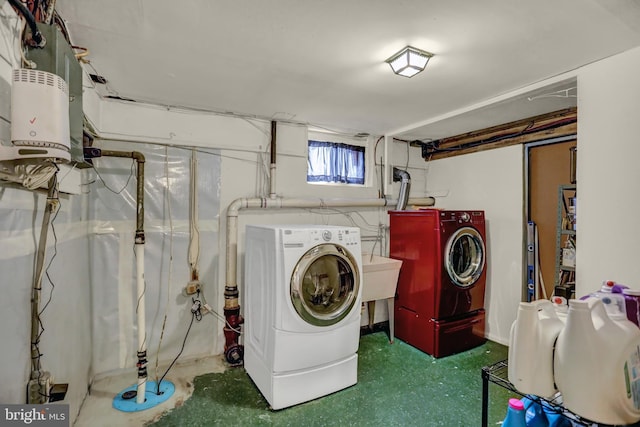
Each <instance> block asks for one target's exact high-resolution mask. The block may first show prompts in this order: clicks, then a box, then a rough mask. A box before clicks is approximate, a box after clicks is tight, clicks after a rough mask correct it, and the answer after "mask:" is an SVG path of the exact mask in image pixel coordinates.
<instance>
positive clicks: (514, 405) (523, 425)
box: [502, 398, 527, 427]
mask: <svg viewBox="0 0 640 427" xmlns="http://www.w3.org/2000/svg"><path fill="white" fill-rule="evenodd" d="M502 427H527V422H526V419H525V410H524V404H523V403H522V401H521V400H519V399H515V398H511V399H509V406H507V416H506V417H505V418H504V421H503V422H502Z"/></svg>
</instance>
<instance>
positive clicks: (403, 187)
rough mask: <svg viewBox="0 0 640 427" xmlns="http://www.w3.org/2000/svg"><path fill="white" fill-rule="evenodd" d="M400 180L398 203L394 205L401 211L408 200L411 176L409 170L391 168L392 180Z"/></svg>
mask: <svg viewBox="0 0 640 427" xmlns="http://www.w3.org/2000/svg"><path fill="white" fill-rule="evenodd" d="M397 181H401V182H400V194H399V195H398V204H397V205H396V210H397V211H403V210H405V208H406V207H407V202H408V201H409V189H410V188H411V176H409V172H407V171H405V170H402V169H398V168H393V182H397Z"/></svg>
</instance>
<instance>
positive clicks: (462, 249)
mask: <svg viewBox="0 0 640 427" xmlns="http://www.w3.org/2000/svg"><path fill="white" fill-rule="evenodd" d="M444 256H445V259H444V264H445V269H446V270H447V274H448V275H449V278H450V279H451V281H452V282H453V284H454V285H456V286H459V287H462V288H467V287H469V286H472V285H473V284H474V283H476V282H477V281H478V279H479V278H480V276H481V275H482V271H483V270H484V260H485V245H484V240H483V239H482V236H481V235H480V233H479V232H478V230H476V229H475V228H472V227H463V228H460V229H458V230H457V231H456V232H455V233H453V235H452V236H451V237H450V238H449V240H448V241H447V245H446V248H445V253H444Z"/></svg>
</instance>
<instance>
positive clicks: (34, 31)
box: [9, 0, 43, 46]
mask: <svg viewBox="0 0 640 427" xmlns="http://www.w3.org/2000/svg"><path fill="white" fill-rule="evenodd" d="M9 3H10V4H11V6H13V7H15V8H16V9H18V11H19V12H20V13H21V14H22V16H24V19H26V20H27V24H29V28H31V38H32V39H33V41H34V42H35V43H36V46H41V43H42V40H43V37H42V34H40V30H38V26H37V25H36V18H34V17H33V14H32V13H31V12H30V11H29V9H27V7H26V6H25V5H24V4H22V2H21V1H20V0H9Z"/></svg>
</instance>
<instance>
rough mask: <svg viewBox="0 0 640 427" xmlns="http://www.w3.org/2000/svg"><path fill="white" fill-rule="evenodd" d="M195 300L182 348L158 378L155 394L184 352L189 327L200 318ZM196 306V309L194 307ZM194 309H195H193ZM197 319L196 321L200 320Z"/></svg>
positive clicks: (199, 309)
mask: <svg viewBox="0 0 640 427" xmlns="http://www.w3.org/2000/svg"><path fill="white" fill-rule="evenodd" d="M196 301H198V300H196V299H193V306H192V308H191V321H190V322H189V327H188V328H187V332H186V333H185V334H184V339H183V340H182V347H181V348H180V351H179V352H178V355H177V356H176V357H175V359H173V361H172V362H171V364H170V365H169V367H168V368H167V370H166V371H165V372H164V374H162V377H161V378H160V380H158V381H157V386H158V388H157V392H156V394H158V395H159V394H160V383H161V382H162V380H164V377H166V376H167V374H168V373H169V370H171V368H172V367H173V365H174V364H175V363H176V361H177V360H178V358H179V357H180V356H181V355H182V352H183V351H184V347H185V345H186V343H187V337H189V332H190V331H191V327H192V326H193V321H194V320H196V319H197V318H198V317H199V318H200V319H201V318H202V312H201V305H200V304H199V301H198V303H196ZM196 305H197V307H196ZM194 307H196V308H194ZM200 319H198V320H200Z"/></svg>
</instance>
